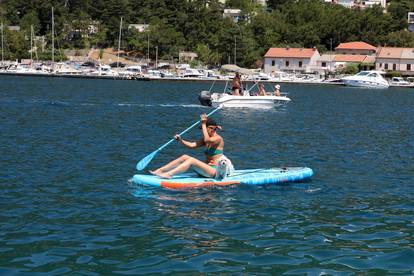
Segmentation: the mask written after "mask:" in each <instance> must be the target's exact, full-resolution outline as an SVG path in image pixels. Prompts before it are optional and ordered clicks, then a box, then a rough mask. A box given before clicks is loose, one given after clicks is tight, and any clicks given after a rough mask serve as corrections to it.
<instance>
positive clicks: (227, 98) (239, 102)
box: [198, 64, 291, 108]
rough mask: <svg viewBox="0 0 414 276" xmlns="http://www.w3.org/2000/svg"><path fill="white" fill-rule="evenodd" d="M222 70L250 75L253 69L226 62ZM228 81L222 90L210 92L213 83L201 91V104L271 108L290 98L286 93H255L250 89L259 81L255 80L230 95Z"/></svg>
mask: <svg viewBox="0 0 414 276" xmlns="http://www.w3.org/2000/svg"><path fill="white" fill-rule="evenodd" d="M222 69H223V70H226V71H231V72H237V73H241V74H243V75H252V74H254V72H253V71H251V70H249V69H245V68H240V67H238V66H236V65H232V64H227V65H223V66H222ZM228 83H229V81H227V82H226V86H225V88H224V91H223V92H212V88H213V86H214V83H213V84H212V86H211V88H210V90H209V91H201V93H200V95H199V97H198V99H199V101H200V103H201V104H202V105H205V106H213V107H219V106H222V107H248V108H272V107H274V106H277V105H281V104H285V103H288V102H290V101H291V100H290V99H289V98H288V97H287V94H286V93H276V91H275V92H274V93H273V92H272V93H266V92H263V94H262V95H257V94H256V93H255V92H253V91H252V90H253V89H254V88H256V87H258V84H259V82H255V83H254V84H253V85H252V86H251V87H250V88H249V87H247V86H246V87H242V89H241V95H232V94H229V93H228V92H227V88H228Z"/></svg>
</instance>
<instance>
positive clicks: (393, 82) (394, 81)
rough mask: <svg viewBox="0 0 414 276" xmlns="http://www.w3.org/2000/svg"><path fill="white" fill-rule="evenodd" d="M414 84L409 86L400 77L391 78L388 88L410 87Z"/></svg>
mask: <svg viewBox="0 0 414 276" xmlns="http://www.w3.org/2000/svg"><path fill="white" fill-rule="evenodd" d="M413 85H414V84H410V83H409V82H408V81H406V80H404V79H403V78H401V77H393V78H392V79H391V80H390V86H397V87H410V86H413Z"/></svg>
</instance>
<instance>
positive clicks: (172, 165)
mask: <svg viewBox="0 0 414 276" xmlns="http://www.w3.org/2000/svg"><path fill="white" fill-rule="evenodd" d="M188 158H191V156H189V155H186V154H184V155H181V156H180V157H178V158H177V159H175V160H173V161H171V162H170V163H168V164H166V165H164V166H162V167H161V168H158V169H156V170H155V171H150V173H152V174H158V173H163V172H165V171H169V170H172V169H173V168H175V167H177V166H178V165H179V164H181V163H183V162H184V161H185V160H187V159H188Z"/></svg>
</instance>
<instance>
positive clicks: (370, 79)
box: [341, 71, 390, 88]
mask: <svg viewBox="0 0 414 276" xmlns="http://www.w3.org/2000/svg"><path fill="white" fill-rule="evenodd" d="M381 74H383V72H380V71H361V72H359V73H358V74H356V75H353V76H348V77H344V78H342V79H341V80H342V82H343V83H344V84H345V85H347V86H355V87H365V88H388V87H389V86H390V85H389V83H388V82H387V80H386V79H384V78H383V77H382V75H381Z"/></svg>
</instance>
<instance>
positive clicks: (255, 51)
mask: <svg viewBox="0 0 414 276" xmlns="http://www.w3.org/2000/svg"><path fill="white" fill-rule="evenodd" d="M52 5H53V7H54V19H55V20H54V22H55V47H56V48H57V49H60V50H62V49H83V48H91V47H95V48H106V47H114V48H117V46H118V37H119V27H120V19H121V17H122V18H123V28H122V41H121V48H122V50H124V51H125V52H127V53H128V54H129V55H131V56H134V57H137V58H139V57H143V58H145V57H147V55H148V56H149V57H150V58H155V55H156V54H158V57H159V58H163V59H167V60H172V59H178V53H179V52H180V51H192V52H196V53H197V54H198V59H199V60H200V62H202V63H204V64H208V65H216V64H222V63H228V62H234V60H236V63H237V64H238V65H241V66H248V67H251V66H254V65H255V64H259V63H260V62H258V61H259V60H261V59H262V56H263V55H264V53H265V52H266V50H267V49H268V48H270V47H307V48H309V47H317V48H318V49H319V51H321V52H324V51H327V50H330V49H333V48H335V46H337V45H338V44H339V43H341V42H347V41H365V42H367V43H369V44H371V45H376V46H379V45H386V46H395V47H414V34H413V33H410V32H408V31H407V24H408V23H407V13H408V12H409V11H414V1H412V0H399V1H396V0H395V1H391V2H390V3H389V5H388V8H387V12H384V11H383V9H382V8H381V7H379V6H375V7H373V8H369V9H364V10H354V9H352V10H351V9H348V8H345V7H343V6H341V5H333V4H330V3H325V2H324V1H321V0H301V1H293V0H292V1H290V0H287V1H283V0H282V1H280V0H279V1H267V5H268V6H267V7H264V6H262V5H259V4H255V1H251V0H230V1H227V2H226V4H222V3H221V2H220V1H218V0H209V1H206V0H192V1H188V0H57V1H46V0H6V1H0V13H1V20H2V22H3V23H4V24H5V26H20V31H13V30H9V28H4V58H5V59H6V58H7V59H15V58H28V57H30V52H29V50H30V37H31V33H33V34H34V36H36V37H34V38H33V39H34V41H35V42H33V43H34V44H33V45H35V46H36V54H38V53H39V55H41V56H42V57H43V58H47V57H48V53H50V52H51V39H52V35H51V21H52V20H51V17H52V15H51V11H52ZM224 8H238V9H241V14H240V17H239V18H238V20H239V21H238V22H235V20H234V19H233V18H231V17H224V16H223V10H224ZM130 24H145V26H146V27H145V28H144V30H142V29H141V30H138V29H136V28H133V27H131V26H130ZM31 26H33V32H31ZM39 36H40V37H41V36H43V37H42V38H39ZM156 49H157V51H156ZM40 52H42V54H40Z"/></svg>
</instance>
